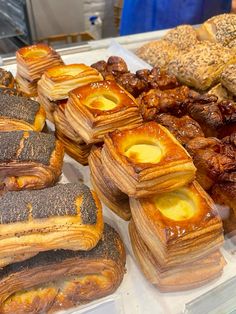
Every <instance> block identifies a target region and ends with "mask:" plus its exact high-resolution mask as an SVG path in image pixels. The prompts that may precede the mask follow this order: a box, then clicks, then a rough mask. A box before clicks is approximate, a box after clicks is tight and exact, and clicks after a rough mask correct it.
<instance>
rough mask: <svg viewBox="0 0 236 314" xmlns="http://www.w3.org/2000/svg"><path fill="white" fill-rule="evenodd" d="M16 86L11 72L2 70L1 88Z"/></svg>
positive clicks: (0, 77) (0, 70)
mask: <svg viewBox="0 0 236 314" xmlns="http://www.w3.org/2000/svg"><path fill="white" fill-rule="evenodd" d="M14 84H15V80H14V76H13V75H12V73H11V72H10V71H6V70H4V69H2V68H0V87H4V88H6V87H8V88H13V87H14Z"/></svg>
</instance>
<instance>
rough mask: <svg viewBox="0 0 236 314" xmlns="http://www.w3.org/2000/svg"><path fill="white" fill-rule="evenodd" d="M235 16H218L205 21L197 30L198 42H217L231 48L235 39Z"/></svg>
mask: <svg viewBox="0 0 236 314" xmlns="http://www.w3.org/2000/svg"><path fill="white" fill-rule="evenodd" d="M235 25H236V16H235V14H220V15H216V16H213V17H211V18H210V19H208V20H207V21H205V22H204V23H203V24H202V25H201V26H200V27H199V28H198V29H197V33H198V37H199V39H200V40H209V41H212V42H218V43H220V44H222V45H223V46H228V47H231V46H232V44H231V42H232V41H235V39H236V26H235Z"/></svg>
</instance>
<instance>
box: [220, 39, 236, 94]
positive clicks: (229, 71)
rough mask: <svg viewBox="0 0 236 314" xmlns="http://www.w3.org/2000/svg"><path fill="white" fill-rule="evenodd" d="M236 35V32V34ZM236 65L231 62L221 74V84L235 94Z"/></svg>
mask: <svg viewBox="0 0 236 314" xmlns="http://www.w3.org/2000/svg"><path fill="white" fill-rule="evenodd" d="M235 35H236V34H235ZM235 71H236V65H235V64H230V65H229V66H227V67H225V68H224V71H223V72H222V74H221V79H220V81H221V84H222V85H223V86H224V87H225V88H226V89H227V90H228V91H229V92H231V93H232V94H233V95H236V75H235Z"/></svg>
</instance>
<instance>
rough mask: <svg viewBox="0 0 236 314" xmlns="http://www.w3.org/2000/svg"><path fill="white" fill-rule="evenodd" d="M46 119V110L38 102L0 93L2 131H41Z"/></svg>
mask: <svg viewBox="0 0 236 314" xmlns="http://www.w3.org/2000/svg"><path fill="white" fill-rule="evenodd" d="M45 120H46V114H45V111H44V109H43V107H42V106H40V104H39V103H38V102H36V101H34V100H31V99H29V98H26V97H19V96H9V95H4V94H1V93H0V131H16V130H25V131H41V130H42V129H43V127H44V124H45Z"/></svg>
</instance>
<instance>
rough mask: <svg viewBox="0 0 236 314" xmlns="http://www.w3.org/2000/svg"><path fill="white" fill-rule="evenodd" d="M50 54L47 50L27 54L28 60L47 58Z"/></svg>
mask: <svg viewBox="0 0 236 314" xmlns="http://www.w3.org/2000/svg"><path fill="white" fill-rule="evenodd" d="M47 54H48V52H47V51H45V50H32V51H28V52H27V53H26V54H25V57H26V58H42V57H45V56H46V55H47Z"/></svg>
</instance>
